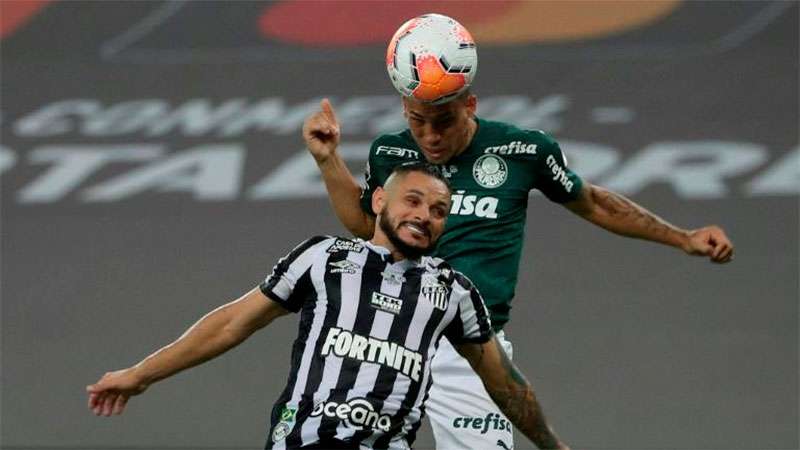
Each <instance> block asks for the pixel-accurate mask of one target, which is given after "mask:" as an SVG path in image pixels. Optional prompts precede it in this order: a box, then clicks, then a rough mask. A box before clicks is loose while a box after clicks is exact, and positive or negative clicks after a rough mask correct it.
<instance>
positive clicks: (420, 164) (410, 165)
mask: <svg viewBox="0 0 800 450" xmlns="http://www.w3.org/2000/svg"><path fill="white" fill-rule="evenodd" d="M411 172H419V173H423V174H425V175H428V176H431V177H433V178H436V179H437V180H439V181H441V182H442V183H444V185H445V186H447V191H448V192H450V193H452V192H453V188H452V187H450V182H449V181H448V180H447V178H445V176H444V174H443V173H442V169H441V168H440V167H439V166H436V165H433V164H431V163H429V162H426V161H411V162H406V163H403V164H398V165H397V166H395V167H394V169H392V173H391V175H389V178H391V177H392V176H394V175H398V176H399V175H405V174H407V173H411ZM389 178H387V179H386V180H387V181H388V180H389Z"/></svg>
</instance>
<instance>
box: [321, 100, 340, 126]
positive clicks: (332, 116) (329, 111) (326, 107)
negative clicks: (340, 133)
mask: <svg viewBox="0 0 800 450" xmlns="http://www.w3.org/2000/svg"><path fill="white" fill-rule="evenodd" d="M319 106H320V108H322V112H323V113H324V114H325V116H326V117H327V118H328V120H330V121H331V123H333V124H336V125H338V124H339V121H337V120H336V113H335V112H333V106H331V102H330V101H329V100H328V99H327V98H323V99H322V101H321V102H319Z"/></svg>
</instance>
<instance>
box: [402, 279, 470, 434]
mask: <svg viewBox="0 0 800 450" xmlns="http://www.w3.org/2000/svg"><path fill="white" fill-rule="evenodd" d="M457 285H459V284H458V282H454V283H453V285H452V286H453V288H454V289H451V291H450V297H448V299H447V306H448V308H447V312H445V314H444V317H442V320H441V321H440V322H439V325H438V326H437V327H436V330H434V332H433V335H434V336H440V335H441V334H442V333H443V332H444V329H445V328H446V327H447V325H449V324H450V321H451V320H452V319H453V317H454V316H455V315H456V312H457V311H458V302H456V301H453V299H457V298H458V297H457V296H456V294H457V291H456V290H455V286H457ZM467 294H469V292H468V293H467ZM420 301H425V299H424V294H422V291H420ZM430 311H431V312H433V305H431V308H430ZM442 339H447V338H446V337H442ZM435 352H436V339H431V342H430V345H429V346H428V360H427V361H425V365H426V367H428V368H430V367H431V366H430V364H431V360H432V359H433V357H434V354H435ZM430 377H431V371H430V370H427V371H426V372H425V376H424V377H423V378H422V388H421V389H420V390H419V393H418V394H417V398H416V400H415V401H414V407H413V408H412V409H411V411H410V412H409V414H408V415H407V416H406V417H405V419H404V423H403V432H404V433H408V432H409V431H410V430H411V428H412V427H413V426H414V423H416V422H417V421H419V420H420V414H421V410H420V406H422V402H423V400H424V399H425V396H426V395H427V394H428V391H427V389H425V388H426V387H427V386H428V380H429V379H430Z"/></svg>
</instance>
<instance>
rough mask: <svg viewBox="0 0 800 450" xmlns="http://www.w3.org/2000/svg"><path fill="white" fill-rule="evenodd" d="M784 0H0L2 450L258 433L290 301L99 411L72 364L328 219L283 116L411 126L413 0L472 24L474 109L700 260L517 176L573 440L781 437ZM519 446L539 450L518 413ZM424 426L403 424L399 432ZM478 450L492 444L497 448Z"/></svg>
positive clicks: (784, 442) (208, 292) (220, 285)
mask: <svg viewBox="0 0 800 450" xmlns="http://www.w3.org/2000/svg"><path fill="white" fill-rule="evenodd" d="M798 9H799V8H798V3H797V2H793V1H790V2H783V1H751V2H748V1H737V2H701V1H679V0H673V1H568V2H544V1H541V2H540V1H535V2H528V1H516V0H502V1H501V0H498V1H491V2H483V1H471V2H427V1H405V2H380V1H298V0H284V1H276V2H214V1H204V2H194V1H146V2H140V1H135V2H134V1H114V2H80V1H54V0H52V1H51V0H28V1H7V0H2V1H1V2H0V52H1V53H0V64H2V65H1V66H0V68H1V72H0V77H2V78H1V80H0V81H1V84H2V89H1V91H0V94H1V95H2V98H1V102H0V124H1V125H2V142H0V174H2V175H0V176H1V178H2V186H1V187H2V193H1V194H0V201H2V211H1V215H2V233H1V236H2V253H1V255H2V272H1V273H0V275H1V276H2V310H1V313H2V317H1V318H2V343H1V344H2V391H1V392H0V394H2V397H1V398H0V400H1V401H2V410H1V411H0V413H2V430H1V431H2V446H3V448H8V449H12V448H28V449H34V448H35V449H44V448H54V449H56V448H70V449H107V448H141V449H150V448H153V449H155V448H192V449H203V448H237V449H249V448H262V447H263V445H264V441H265V437H266V432H267V431H266V430H267V427H268V411H269V409H270V408H271V406H272V403H273V401H274V400H275V398H276V397H277V395H278V393H279V391H280V390H281V389H282V388H283V386H284V383H285V381H286V375H287V373H288V361H289V350H290V347H291V342H292V341H293V339H294V337H295V334H296V329H297V318H296V317H294V316H293V317H288V318H284V319H281V320H279V321H278V322H277V323H275V324H274V325H272V326H270V327H268V328H267V329H265V330H263V331H261V332H259V333H257V334H256V335H255V336H253V337H252V338H251V339H250V340H249V341H247V342H246V343H244V344H243V345H241V346H240V347H238V348H236V349H235V350H233V351H231V352H230V353H229V354H226V355H225V356H223V357H221V358H219V359H217V360H215V361H212V362H210V363H208V364H206V365H204V366H201V367H198V368H195V369H193V370H191V371H189V372H185V373H183V374H180V375H178V376H176V377H174V378H172V379H170V380H167V381H164V382H162V383H160V384H157V385H154V386H153V387H151V389H150V390H149V391H148V393H147V394H145V395H144V396H142V397H139V398H135V399H133V400H132V401H131V403H130V404H129V407H128V410H127V411H126V413H125V414H124V415H123V416H120V417H114V418H110V419H109V418H97V417H94V416H93V415H92V414H90V412H89V411H88V410H87V409H86V394H85V391H84V388H85V386H86V385H87V384H89V383H91V382H94V381H95V380H96V379H97V378H99V377H100V376H101V375H102V374H103V373H104V372H105V371H109V370H112V369H119V368H123V367H126V366H128V365H130V364H132V363H134V362H136V361H138V360H139V359H141V358H142V357H144V356H145V355H147V354H149V353H150V352H151V351H153V350H154V349H156V348H158V347H159V346H161V345H163V344H165V343H167V342H170V341H171V340H173V339H175V338H176V337H178V336H179V335H180V334H181V333H182V332H183V331H184V330H185V328H187V327H188V326H189V325H190V324H191V323H193V322H194V321H195V320H197V319H198V318H199V317H201V316H202V315H203V314H204V313H205V312H207V311H208V310H210V309H212V308H214V307H215V306H217V305H219V304H221V303H223V302H227V301H229V300H232V299H234V298H236V297H238V296H239V295H240V294H241V293H243V292H245V291H247V290H249V289H250V288H252V287H253V286H255V285H256V284H257V283H259V282H260V281H261V280H262V279H263V277H264V276H266V274H268V273H269V272H270V270H271V268H272V265H273V264H274V263H275V262H276V260H277V259H278V258H279V257H281V256H283V255H284V254H285V253H286V252H287V251H288V250H289V249H291V248H292V247H293V246H294V245H295V244H296V243H297V242H299V241H301V240H303V239H305V238H307V237H309V236H311V235H315V234H344V233H345V230H344V229H343V228H342V227H341V226H340V225H339V224H338V222H337V220H336V218H335V217H334V215H333V213H332V210H331V208H330V206H329V204H328V201H327V199H326V197H325V194H324V188H323V186H322V184H321V182H320V179H319V177H318V175H317V170H316V167H315V165H314V163H313V161H312V159H311V158H310V157H309V156H307V155H306V152H305V150H304V148H303V143H302V139H301V135H300V128H301V125H302V120H303V118H304V117H305V116H306V115H308V114H310V113H311V112H312V111H314V109H315V108H316V107H317V104H318V102H319V99H320V98H322V97H330V98H331V99H332V102H333V104H334V106H335V107H336V108H337V111H338V113H339V118H340V121H341V122H342V132H343V144H342V147H341V151H342V153H343V155H344V156H345V157H346V158H347V159H348V161H349V162H350V163H351V164H352V166H351V167H352V170H354V171H355V172H356V173H359V174H360V173H361V172H362V170H363V164H364V162H365V157H366V155H367V150H368V145H369V142H370V141H371V139H372V138H374V137H375V136H377V135H378V134H380V133H382V132H386V131H393V130H398V129H401V128H403V125H404V122H403V118H402V116H401V114H400V111H401V110H400V103H399V98H398V96H397V95H396V94H395V93H394V90H393V88H392V86H391V83H390V82H389V80H388V77H387V75H386V71H385V67H384V62H383V58H384V51H385V44H386V42H387V41H388V39H389V37H390V36H391V35H392V34H393V32H394V30H395V29H396V28H397V27H398V26H399V25H400V24H401V23H403V22H404V21H405V20H407V19H408V18H410V17H413V16H415V15H418V14H421V13H425V12H439V13H443V14H447V15H450V16H453V17H455V18H456V19H458V20H460V21H461V22H462V23H463V24H464V25H465V26H466V27H467V28H468V29H470V30H471V31H472V33H473V35H474V37H475V39H476V41H477V43H478V54H479V58H480V67H479V71H478V76H477V78H476V82H475V85H474V92H475V93H476V94H477V95H478V98H479V105H478V112H479V115H481V116H483V117H487V118H492V119H498V120H505V121H509V122H513V123H516V124H518V125H520V126H523V127H529V128H539V129H543V130H546V131H548V132H550V133H551V134H553V135H554V136H555V137H556V138H557V139H558V140H559V141H560V142H561V144H562V148H563V149H564V150H565V152H566V154H567V155H568V157H569V160H570V164H571V166H572V168H573V170H575V171H576V172H578V173H579V174H581V175H583V176H584V178H586V179H588V180H590V181H592V182H595V183H598V184H601V185H604V186H607V187H609V188H611V189H615V190H617V191H619V192H622V193H625V194H627V195H629V196H630V197H632V198H633V199H634V200H636V201H637V202H640V203H641V204H643V205H645V206H647V207H648V208H650V209H651V210H653V211H655V212H656V213H658V214H660V215H661V216H663V217H664V218H666V219H668V220H670V221H672V222H674V223H676V224H678V225H680V226H684V227H697V226H702V225H706V224H712V223H715V224H719V225H721V226H723V227H724V228H725V229H726V231H727V232H728V234H729V235H730V237H731V238H732V239H733V241H734V243H735V244H736V260H735V261H734V262H733V263H731V264H729V265H725V266H716V265H713V264H711V263H709V262H707V261H706V260H703V259H700V258H690V257H687V256H685V255H683V254H682V253H680V252H679V251H676V250H674V249H671V248H666V247H661V246H657V245H654V244H650V243H645V242H638V241H634V240H630V239H623V238H619V237H616V236H613V235H610V234H608V233H606V232H604V231H602V230H599V229H596V228H595V227H593V226H591V225H590V224H588V223H584V222H582V221H581V219H579V218H577V217H575V216H573V215H571V214H569V213H568V212H566V210H564V209H563V208H560V207H558V206H557V205H553V204H550V203H549V202H548V201H547V200H546V199H545V198H544V197H543V196H541V195H532V196H531V199H530V205H529V213H528V215H529V217H528V226H527V237H526V244H525V251H524V257H523V263H522V269H521V275H520V284H519V286H518V289H517V298H516V300H515V301H514V310H513V314H512V321H511V323H510V324H509V326H508V327H507V331H508V334H509V335H510V337H511V339H512V340H513V341H514V343H515V352H514V353H515V355H514V356H515V360H516V361H517V363H518V365H519V366H520V367H521V368H522V369H523V370H524V372H525V373H526V374H528V376H529V378H531V380H532V381H533V383H534V385H535V387H536V389H537V392H538V394H539V396H540V399H541V401H542V403H543V404H544V407H545V410H546V411H547V413H548V415H549V417H550V419H551V421H552V423H553V424H554V425H555V427H556V429H557V430H558V431H559V432H560V434H561V435H562V436H563V437H564V438H565V439H566V440H567V441H568V442H569V443H570V444H571V445H572V447H573V448H574V449H795V448H798V279H799V276H798V194H799V193H800V147H798V15H799V14H800V12H799V11H798ZM516 443H517V445H516V448H518V449H522V448H532V447H531V444H529V443H528V442H527V441H525V440H524V439H523V438H521V437H517V441H516ZM432 447H433V440H432V438H431V435H430V432H429V431H428V430H427V428H425V430H424V432H423V433H422V435H421V436H420V438H419V440H418V441H417V445H416V448H420V449H427V448H432ZM498 448H499V447H498Z"/></svg>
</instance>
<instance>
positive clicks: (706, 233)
mask: <svg viewBox="0 0 800 450" xmlns="http://www.w3.org/2000/svg"><path fill="white" fill-rule="evenodd" d="M685 250H686V253H689V254H690V255H697V256H708V257H709V259H711V261H712V262H715V263H720V264H722V263H727V262H730V261H731V260H733V243H732V242H731V241H730V239H728V236H726V235H725V232H724V231H723V230H722V228H720V227H718V226H716V225H711V226H707V227H703V228H698V229H696V230H692V231H690V232H689V241H688V244H687V247H686V249H685Z"/></svg>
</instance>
